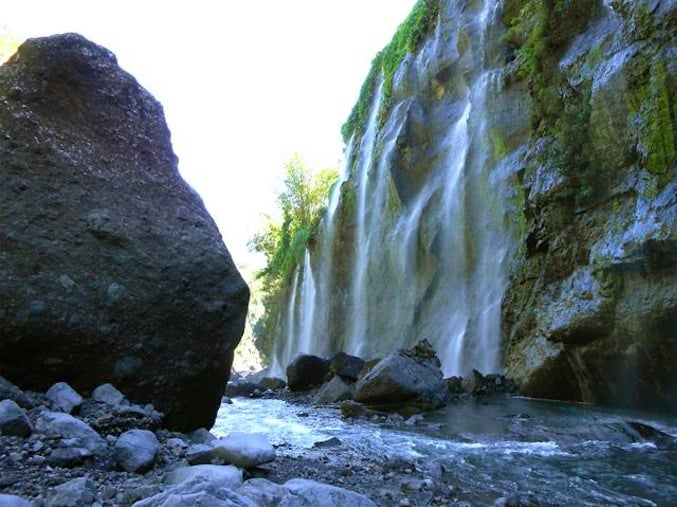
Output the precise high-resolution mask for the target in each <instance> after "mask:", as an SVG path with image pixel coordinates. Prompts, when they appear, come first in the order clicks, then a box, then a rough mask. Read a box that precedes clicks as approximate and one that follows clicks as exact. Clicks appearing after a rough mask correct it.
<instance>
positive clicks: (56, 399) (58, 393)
mask: <svg viewBox="0 0 677 507" xmlns="http://www.w3.org/2000/svg"><path fill="white" fill-rule="evenodd" d="M45 398H47V399H48V400H49V401H50V403H51V404H52V408H54V409H55V410H58V411H59V412H66V413H67V414H70V413H71V412H73V410H75V409H77V408H80V405H82V401H83V400H82V396H80V395H79V394H78V393H77V391H76V390H75V389H73V388H72V387H71V386H69V385H68V384H67V383H66V382H57V383H56V384H54V385H53V386H52V387H50V388H49V389H48V390H47V392H46V393H45Z"/></svg>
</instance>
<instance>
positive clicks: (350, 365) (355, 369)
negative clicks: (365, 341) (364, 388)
mask: <svg viewBox="0 0 677 507" xmlns="http://www.w3.org/2000/svg"><path fill="white" fill-rule="evenodd" d="M362 368H364V360H362V359H360V358H359V357H357V356H351V355H350V354H346V353H345V352H339V353H338V354H336V355H335V356H334V357H332V358H331V359H330V360H329V371H330V372H332V373H333V374H334V375H338V376H339V377H341V378H343V379H345V380H353V381H354V380H357V378H358V377H359V376H360V372H361V371H362Z"/></svg>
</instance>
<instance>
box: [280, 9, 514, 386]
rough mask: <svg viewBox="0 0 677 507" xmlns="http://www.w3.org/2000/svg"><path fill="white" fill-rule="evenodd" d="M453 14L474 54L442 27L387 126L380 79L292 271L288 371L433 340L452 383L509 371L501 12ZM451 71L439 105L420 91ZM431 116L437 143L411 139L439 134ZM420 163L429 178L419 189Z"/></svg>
mask: <svg viewBox="0 0 677 507" xmlns="http://www.w3.org/2000/svg"><path fill="white" fill-rule="evenodd" d="M444 5H445V9H446V11H448V12H444V13H443V14H442V15H443V16H445V23H454V24H455V30H456V33H457V35H456V37H457V38H460V37H461V36H460V35H458V34H461V33H464V34H467V33H470V34H471V37H470V43H469V44H467V46H468V47H469V49H467V53H466V55H465V57H464V58H462V57H461V56H462V55H459V54H458V53H457V52H456V49H455V48H456V47H457V46H458V44H459V42H458V39H454V38H450V37H449V35H448V33H447V32H445V31H444V30H442V29H441V25H440V24H438V26H437V29H436V30H435V33H434V35H432V36H431V37H429V38H428V39H427V40H426V42H425V44H424V45H423V47H422V48H420V49H419V52H418V54H417V55H413V56H412V58H410V59H409V60H407V62H406V64H405V65H403V70H402V69H401V72H400V73H399V74H398V75H397V76H396V78H395V81H397V80H398V79H399V80H404V81H406V80H407V79H409V80H410V81H409V85H408V86H409V89H410V90H414V92H413V94H410V95H406V94H405V95H401V96H399V98H398V99H397V100H395V101H393V102H392V104H391V105H390V106H389V108H390V109H389V112H388V114H387V115H385V116H383V115H382V114H381V113H382V107H383V103H384V99H385V98H384V96H383V95H384V90H383V87H384V84H383V78H382V77H381V78H380V79H379V80H378V82H377V85H376V87H375V90H374V93H373V97H372V100H371V106H370V110H369V115H368V117H367V120H366V125H365V126H364V129H363V134H362V137H361V138H360V139H356V138H353V139H351V140H350V142H349V143H348V145H347V147H346V152H345V160H344V164H345V165H344V168H343V171H342V173H341V174H342V176H341V179H340V181H339V183H338V184H337V185H336V186H335V188H334V191H333V192H332V194H331V196H330V198H329V204H328V209H327V213H326V215H325V219H324V222H323V223H322V225H321V229H320V231H319V238H318V239H317V241H316V242H315V244H314V245H313V246H311V248H310V250H307V251H306V252H305V254H304V260H303V266H302V268H299V270H300V271H301V272H302V278H299V276H300V275H299V274H298V272H297V273H296V274H295V275H294V276H295V278H294V280H293V285H292V289H291V292H290V299H289V302H288V304H287V307H286V308H287V309H286V312H285V317H284V319H285V322H286V323H287V327H286V333H285V334H286V336H284V338H283V341H284V342H285V348H284V350H281V349H279V347H278V349H279V351H280V355H279V358H278V359H276V361H277V362H279V363H280V364H286V362H288V361H289V360H290V359H291V358H292V357H293V356H294V355H295V354H296V353H298V352H300V351H303V352H310V353H314V354H318V355H324V356H328V355H331V354H333V353H336V352H338V351H345V352H348V353H350V354H355V355H359V356H362V357H365V358H372V357H382V356H384V355H386V354H388V353H390V352H392V351H393V350H394V349H396V348H399V347H404V346H411V345H413V344H414V343H416V342H417V341H419V340H421V339H424V338H425V339H428V340H429V341H430V342H431V343H432V344H433V345H434V347H435V349H436V350H437V353H438V355H439V357H440V360H441V362H442V369H443V371H444V373H445V374H446V375H465V374H467V373H468V372H469V371H470V370H471V369H472V368H477V369H479V370H481V371H483V372H484V373H490V372H496V371H499V370H500V366H501V357H500V346H499V344H500V333H501V328H500V317H501V300H502V297H503V293H504V290H505V286H506V276H505V274H504V272H503V259H504V257H505V255H506V253H507V250H508V244H507V243H508V239H507V234H506V233H504V232H503V231H502V217H503V214H504V213H505V211H504V210H503V209H502V204H501V202H500V199H499V197H498V196H499V191H500V188H501V185H502V184H503V182H502V181H500V180H498V179H492V170H493V169H494V167H495V166H496V162H497V160H494V154H493V152H492V146H491V143H490V141H489V140H490V138H491V134H492V132H491V125H490V124H489V120H488V117H489V110H490V100H491V96H492V95H491V94H492V93H498V92H499V91H500V87H501V86H502V84H501V83H502V73H501V70H500V65H501V63H500V62H493V61H492V58H491V57H490V56H489V48H490V46H491V43H492V42H491V41H490V40H489V39H491V40H493V41H495V40H498V39H500V37H498V36H497V35H496V34H497V31H496V30H494V27H496V26H497V25H498V24H499V23H498V22H497V19H498V18H499V16H497V12H498V8H497V5H498V4H497V2H496V0H487V1H485V2H484V3H483V4H481V8H478V9H468V8H465V7H464V5H462V4H461V3H459V2H450V3H448V4H444ZM492 30H494V32H492ZM494 53H495V54H499V52H497V51H494ZM494 53H492V54H494ZM449 61H452V62H455V63H454V65H456V67H457V70H456V72H458V73H459V76H460V77H459V78H458V79H457V80H456V81H453V82H452V84H453V85H455V86H456V88H455V89H454V90H453V93H452V92H451V91H450V92H448V93H447V91H446V90H444V93H443V94H442V95H440V97H444V100H446V102H444V101H441V102H439V104H442V105H438V103H435V102H434V101H433V100H431V97H430V96H429V94H430V93H431V92H428V96H426V95H425V94H423V93H422V92H421V91H420V90H419V91H418V92H417V91H416V90H418V88H417V87H421V86H423V85H421V84H420V83H421V82H423V81H425V79H429V76H432V75H435V72H436V70H435V69H436V66H442V65H448V62H449ZM468 61H470V62H471V64H468ZM463 65H466V66H467V67H465V68H463ZM412 75H413V76H415V77H413V78H412V77H411V76H412ZM395 86H397V83H396V85H395ZM450 87H451V85H450ZM416 93H421V95H417V94H416ZM440 97H437V98H438V100H439V99H440ZM447 97H448V98H447ZM431 104H432V105H431ZM435 107H439V108H441V111H442V112H443V113H444V114H440V115H438V116H437V118H438V119H437V120H436V121H438V126H437V127H436V130H435V137H434V138H432V139H429V140H428V141H426V142H425V143H420V142H414V141H411V139H410V137H411V136H412V131H413V132H414V133H415V132H416V131H417V129H418V130H421V129H424V128H428V129H429V130H432V127H429V126H428V125H427V124H426V123H425V122H424V120H426V118H430V117H433V116H434V114H435V113H436V110H435V109H434V108H435ZM419 118H421V119H420V120H419ZM440 118H441V119H440ZM416 122H418V123H416ZM412 125H414V126H413V127H412ZM414 139H416V138H414ZM407 150H408V151H407ZM412 153H413V155H412ZM419 165H422V167H424V172H425V177H424V178H421V179H420V180H417V179H416V177H417V171H418V170H419V169H418V166H419ZM299 283H300V284H301V287H299V288H297V285H298V284H299ZM297 294H298V297H299V298H300V302H297V301H296V299H297Z"/></svg>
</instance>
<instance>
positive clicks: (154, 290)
mask: <svg viewBox="0 0 677 507" xmlns="http://www.w3.org/2000/svg"><path fill="white" fill-rule="evenodd" d="M0 102H1V103H2V107H1V108H0V175H1V177H2V185H1V186H0V329H2V331H1V332H0V370H2V373H3V375H4V376H6V377H7V378H8V379H10V380H11V381H13V382H15V383H16V384H18V385H19V386H21V387H23V388H26V389H36V390H44V389H46V388H48V387H49V386H50V385H52V384H53V383H54V382H57V381H66V382H68V383H69V384H70V385H72V386H73V387H74V388H76V389H77V390H78V391H80V392H83V393H86V392H88V391H90V390H91V389H93V388H95V387H96V386H98V385H100V384H103V383H106V382H110V383H112V384H114V385H115V386H116V387H117V388H119V389H120V390H121V391H123V392H124V393H125V394H126V395H127V396H128V397H129V398H130V399H131V400H133V401H134V402H137V403H153V404H155V405H156V407H157V408H158V409H159V410H162V411H164V412H166V414H167V419H166V423H167V424H168V425H169V426H170V427H173V428H177V429H183V430H186V429H190V428H197V427H201V426H206V427H210V426H211V425H212V424H213V421H214V418H215V415H216V411H217V409H218V407H219V403H220V400H221V395H222V393H223V388H224V386H225V383H226V381H227V379H228V375H229V369H230V364H231V362H232V353H233V349H234V347H235V346H236V345H237V343H238V341H239V339H240V336H241V334H242V330H243V325H244V319H245V314H246V309H247V302H248V298H249V291H248V288H247V286H246V284H245V283H244V282H243V280H242V279H241V277H240V275H239V274H238V272H237V269H236V268H235V266H234V264H233V262H232V260H231V258H230V255H229V253H228V251H227V250H226V248H225V246H224V244H223V242H222V240H221V236H220V234H219V232H218V230H217V228H216V225H215V224H214V222H213V220H212V219H211V217H210V216H209V215H208V213H207V212H206V210H205V208H204V205H203V204H202V201H201V200H200V198H199V197H198V196H197V195H196V194H195V192H194V191H193V190H192V189H191V188H190V187H189V186H188V185H187V184H186V183H185V182H184V181H183V180H182V179H181V177H180V176H179V174H178V171H177V159H176V157H175V155H174V153H173V152H172V148H171V144H170V135H169V130H168V129H167V125H166V123H165V120H164V115H163V112H162V107H161V105H160V104H159V103H158V102H157V101H156V100H155V99H153V97H151V96H150V94H149V93H148V92H147V91H145V90H144V89H143V88H142V87H141V86H140V85H139V84H138V83H137V82H136V80H135V79H134V78H133V77H132V76H130V75H129V74H127V73H126V72H124V71H123V70H122V69H120V68H119V67H118V65H117V63H116V59H115V57H114V55H113V54H112V53H110V52H109V51H107V50H106V49H104V48H102V47H100V46H97V45H96V44H93V43H91V42H89V41H87V40H86V39H84V38H83V37H81V36H79V35H76V34H66V35H58V36H53V37H47V38H41V39H32V40H29V41H27V42H26V43H24V44H23V45H22V46H21V48H20V49H19V51H18V53H17V54H16V55H15V56H14V57H13V58H11V59H10V60H9V61H8V62H7V63H6V64H5V65H4V66H3V67H1V68H0Z"/></svg>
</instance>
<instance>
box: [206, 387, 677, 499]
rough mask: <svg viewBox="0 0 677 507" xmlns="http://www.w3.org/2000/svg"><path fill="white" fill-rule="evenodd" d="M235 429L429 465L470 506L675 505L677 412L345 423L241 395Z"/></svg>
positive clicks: (521, 408)
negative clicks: (516, 496) (515, 500)
mask: <svg viewBox="0 0 677 507" xmlns="http://www.w3.org/2000/svg"><path fill="white" fill-rule="evenodd" d="M231 428H238V429H239V430H240V431H246V432H262V433H265V434H266V435H267V436H268V438H269V439H270V440H271V442H272V443H273V444H274V445H276V446H277V452H278V456H287V457H300V456H308V455H312V454H313V453H318V452H321V451H319V450H318V449H316V448H314V447H313V445H314V444H315V443H316V442H322V441H326V440H327V439H328V438H331V437H337V438H339V439H340V441H341V445H340V447H339V448H335V449H332V450H331V453H332V454H337V453H349V454H352V455H356V456H368V457H370V458H371V459H372V460H376V461H380V462H382V463H387V462H392V461H393V460H398V459H403V460H408V461H410V462H412V463H425V466H426V467H427V468H428V469H434V468H437V469H438V470H439V475H438V477H439V480H440V481H442V482H444V483H445V484H449V485H454V486H456V490H455V497H456V498H459V499H461V500H464V501H467V502H469V503H470V504H471V505H491V503H492V502H493V501H494V500H495V499H496V498H497V497H500V496H505V495H509V494H512V493H516V492H520V493H525V492H526V493H528V494H533V495H534V497H535V498H537V500H538V502H539V503H538V505H580V506H599V505H619V506H621V505H622V506H626V505H633V506H670V505H677V481H676V480H675V478H676V477H677V417H675V416H666V415H661V414H654V413H644V412H637V411H623V410H619V409H607V408H600V407H593V406H588V405H581V404H567V403H561V402H548V401H541V400H532V399H525V398H519V397H513V398H509V397H506V398H493V399H491V400H490V401H483V400H465V401H462V402H459V403H456V404H452V405H449V406H447V407H445V408H443V409H440V410H437V411H434V412H430V413H427V414H425V415H424V416H422V417H421V416H416V417H415V418H414V419H413V420H408V421H401V420H397V419H394V418H383V417H380V418H376V417H375V418H374V419H371V420H369V419H362V420H346V419H343V418H342V417H341V415H340V411H339V410H338V408H336V407H315V406H308V405H298V404H295V403H289V402H287V401H283V400H280V399H247V398H237V399H234V400H233V403H232V404H225V403H224V404H223V405H222V407H221V410H220V411H219V415H218V417H217V422H216V425H215V427H214V428H213V430H212V431H213V432H214V434H216V435H217V436H222V435H225V434H227V433H228V432H229V431H230V430H231ZM324 452H325V453H326V452H327V451H326V450H325V451H324ZM375 500H376V499H375Z"/></svg>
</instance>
